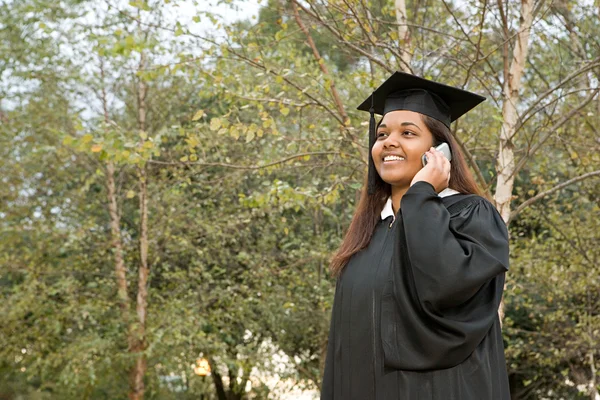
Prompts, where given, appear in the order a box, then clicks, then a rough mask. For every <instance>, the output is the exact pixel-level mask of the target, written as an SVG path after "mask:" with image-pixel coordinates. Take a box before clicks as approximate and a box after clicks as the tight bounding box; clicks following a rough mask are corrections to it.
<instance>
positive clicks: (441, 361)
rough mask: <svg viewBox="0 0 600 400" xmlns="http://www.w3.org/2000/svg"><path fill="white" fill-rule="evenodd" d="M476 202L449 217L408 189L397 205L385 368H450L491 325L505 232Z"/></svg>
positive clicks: (425, 195) (484, 204)
mask: <svg viewBox="0 0 600 400" xmlns="http://www.w3.org/2000/svg"><path fill="white" fill-rule="evenodd" d="M478 200H479V201H475V202H472V204H470V205H468V206H467V207H465V208H464V209H463V210H461V211H460V212H459V213H458V215H453V216H451V215H450V213H449V212H448V210H447V209H446V207H445V206H444V204H443V202H442V199H441V198H440V197H438V196H437V193H436V192H435V191H434V189H433V186H431V185H430V184H429V183H427V182H417V183H415V184H414V185H413V186H412V187H411V188H410V189H409V190H408V191H407V192H406V193H405V194H404V196H403V197H402V201H401V206H400V212H401V221H402V227H403V228H404V229H400V230H399V231H400V238H399V239H400V240H398V248H397V251H396V256H395V259H398V260H400V261H399V262H400V264H399V265H396V266H394V268H393V272H392V277H391V279H390V280H389V281H388V284H387V285H386V290H385V291H384V297H383V300H382V313H383V314H382V318H383V319H385V321H384V320H383V319H382V339H383V347H384V360H385V364H386V366H388V367H392V368H397V369H405V370H432V369H442V368H450V367H453V366H456V365H458V364H460V363H461V362H463V361H464V360H466V359H467V358H468V357H469V356H470V355H471V354H472V353H473V351H474V350H475V348H476V347H477V346H478V345H479V344H480V343H481V342H482V340H483V339H484V337H485V336H486V334H487V333H488V332H489V331H490V329H491V327H492V325H493V324H494V322H496V321H497V320H498V306H499V304H500V300H501V298H502V292H503V287H504V273H505V272H506V271H507V270H508V263H509V249H508V232H507V229H506V225H505V224H504V222H503V220H502V218H501V217H500V215H499V213H498V212H497V210H496V209H495V208H494V206H493V205H492V204H491V203H489V202H488V201H487V200H485V199H483V198H481V197H480V198H478ZM386 292H387V293H386ZM501 345H502V344H501V343H500V346H501Z"/></svg>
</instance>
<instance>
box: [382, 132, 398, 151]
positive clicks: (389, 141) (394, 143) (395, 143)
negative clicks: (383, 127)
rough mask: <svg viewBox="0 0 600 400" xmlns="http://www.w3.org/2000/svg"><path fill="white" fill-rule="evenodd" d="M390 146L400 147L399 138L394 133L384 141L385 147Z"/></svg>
mask: <svg viewBox="0 0 600 400" xmlns="http://www.w3.org/2000/svg"><path fill="white" fill-rule="evenodd" d="M390 147H398V140H396V138H395V137H394V135H389V136H388V137H386V138H385V140H384V141H383V148H390Z"/></svg>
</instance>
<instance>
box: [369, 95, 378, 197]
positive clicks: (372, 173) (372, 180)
mask: <svg viewBox="0 0 600 400" xmlns="http://www.w3.org/2000/svg"><path fill="white" fill-rule="evenodd" d="M373 102H374V96H371V108H370V109H369V113H370V114H371V118H370V119H369V170H368V178H367V179H368V181H367V188H368V194H369V195H372V194H374V193H375V189H376V188H377V178H378V175H377V170H376V169H375V164H374V162H373V156H372V155H371V150H372V149H373V145H374V144H375V139H376V138H375V107H374V105H373Z"/></svg>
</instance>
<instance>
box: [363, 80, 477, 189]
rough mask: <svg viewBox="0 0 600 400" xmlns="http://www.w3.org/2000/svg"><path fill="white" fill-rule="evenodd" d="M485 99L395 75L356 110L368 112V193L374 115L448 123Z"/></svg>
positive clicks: (372, 184)
mask: <svg viewBox="0 0 600 400" xmlns="http://www.w3.org/2000/svg"><path fill="white" fill-rule="evenodd" d="M483 101H485V97H483V96H480V95H478V94H475V93H471V92H468V91H466V90H462V89H459V88H455V87H452V86H448V85H444V84H442V83H438V82H434V81H430V80H427V79H423V78H421V77H418V76H415V75H411V74H407V73H404V72H395V73H394V74H393V75H392V76H390V77H389V78H388V79H387V80H386V81H385V82H383V83H382V84H381V86H379V87H378V88H377V89H375V91H374V92H373V93H372V94H371V95H370V96H369V97H367V99H366V100H365V101H363V102H362V104H361V105H360V106H358V109H359V110H361V111H368V112H369V113H371V118H370V120H369V178H368V179H369V183H368V184H369V194H373V193H374V192H375V184H376V181H377V177H378V175H377V171H376V170H375V165H374V164H373V159H372V157H371V149H372V148H373V144H374V143H375V139H376V138H375V113H377V114H380V115H385V114H386V113H388V112H390V111H396V110H408V111H415V112H418V113H420V114H424V115H427V116H429V117H432V118H435V119H437V120H438V121H440V122H442V123H443V124H444V125H446V126H447V127H448V128H450V124H451V123H452V122H453V121H455V120H456V119H458V118H459V117H461V116H462V115H463V114H465V113H466V112H467V111H469V110H471V109H472V108H474V107H475V106H477V105H478V104H479V103H481V102H483Z"/></svg>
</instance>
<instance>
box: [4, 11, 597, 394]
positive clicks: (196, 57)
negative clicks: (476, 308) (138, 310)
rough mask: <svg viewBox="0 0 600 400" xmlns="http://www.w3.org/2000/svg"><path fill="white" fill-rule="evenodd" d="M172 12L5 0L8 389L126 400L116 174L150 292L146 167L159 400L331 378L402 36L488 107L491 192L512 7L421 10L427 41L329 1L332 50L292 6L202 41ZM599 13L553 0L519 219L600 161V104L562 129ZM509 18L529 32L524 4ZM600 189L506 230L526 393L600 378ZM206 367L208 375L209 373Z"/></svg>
mask: <svg viewBox="0 0 600 400" xmlns="http://www.w3.org/2000/svg"><path fill="white" fill-rule="evenodd" d="M117 3H118V2H117ZM176 3H177V2H170V1H165V0H160V1H159V0H156V1H131V2H123V3H118V4H115V5H114V7H113V6H111V7H108V6H107V5H108V3H104V2H87V1H81V0H79V1H75V0H73V1H62V2H60V3H56V2H45V1H38V0H36V1H33V0H31V1H29V0H24V1H4V2H0V26H1V27H2V28H3V29H1V30H0V32H1V33H0V38H1V40H0V46H1V47H0V74H2V76H3V78H6V79H5V80H4V81H2V84H1V85H0V120H1V125H0V140H1V143H2V146H1V148H0V151H1V152H2V157H1V159H0V160H1V161H0V169H1V171H2V182H3V185H2V186H0V198H1V199H2V210H1V212H0V229H1V230H0V233H1V237H2V240H1V241H0V292H1V293H2V299H3V302H2V304H1V305H0V310H1V313H2V315H3V317H4V318H3V324H2V326H1V327H0V397H6V398H17V397H18V396H26V397H27V398H31V399H36V398H39V399H46V398H61V399H62V398H64V399H69V398H78V399H79V398H90V399H103V398H106V399H112V398H124V397H126V396H127V392H128V390H129V388H128V382H127V376H126V372H127V371H128V368H129V367H130V366H131V363H132V361H133V359H132V355H131V353H130V352H129V351H128V341H127V340H128V339H127V335H128V328H127V326H126V324H125V323H124V320H123V312H122V310H121V309H120V307H119V301H118V297H117V285H116V278H115V265H114V263H115V261H114V252H115V246H114V243H113V242H112V241H111V227H110V215H109V212H108V206H107V204H108V193H107V176H108V166H109V165H112V166H114V168H115V179H116V188H117V193H116V196H117V200H118V211H119V216H120V218H121V220H120V221H121V226H120V227H119V228H120V234H121V238H122V244H123V254H124V263H125V266H126V278H127V281H128V289H129V293H128V295H129V298H130V300H131V301H132V302H134V301H135V296H136V294H137V266H138V264H139V251H138V244H139V238H140V231H139V224H140V214H139V206H138V199H137V196H136V195H137V194H138V190H139V187H138V183H139V181H138V177H137V175H136V171H137V169H138V168H146V171H147V183H148V194H149V233H148V236H149V257H148V260H149V264H150V271H151V272H150V283H149V298H148V310H147V315H148V321H147V341H148V348H147V349H146V351H145V354H146V356H147V361H148V370H147V373H146V397H147V398H157V399H184V398H190V399H192V398H194V399H195V398H198V397H200V396H207V398H218V396H217V395H216V393H217V392H216V389H215V385H214V383H213V378H217V380H219V379H220V378H219V377H222V379H221V383H222V384H223V385H224V389H225V390H226V391H227V392H229V395H230V396H232V397H231V398H241V397H243V396H245V397H246V398H257V399H258V398H267V397H268V396H270V397H269V398H277V397H276V396H279V395H280V394H277V393H270V391H271V389H272V385H271V383H269V382H267V379H266V376H269V375H273V374H277V375H278V376H279V377H280V378H282V379H286V378H290V379H292V380H293V381H294V382H296V384H297V385H298V386H299V387H302V388H312V389H315V388H318V386H319V381H320V377H321V374H322V368H323V362H324V359H323V355H324V349H325V347H326V340H327V330H328V327H329V313H330V309H331V305H332V304H331V301H332V296H333V287H334V284H333V283H334V282H333V280H332V279H331V278H330V277H329V274H328V271H327V266H328V260H329V258H330V256H331V254H332V252H333V251H334V250H335V249H336V247H337V246H338V245H339V243H340V241H341V239H342V237H343V234H344V232H345V229H346V227H347V225H348V223H349V221H350V219H351V217H352V213H353V211H354V207H355V205H356V201H357V195H358V190H359V189H360V187H361V184H362V179H363V174H364V171H365V165H366V164H365V160H366V150H365V149H366V145H367V138H366V135H365V132H366V118H367V117H365V116H364V115H361V114H360V113H358V112H357V111H355V106H356V105H357V104H358V103H359V102H360V99H362V98H364V97H365V95H366V94H367V93H369V92H370V91H371V90H372V88H373V87H374V86H375V85H377V83H378V82H379V81H381V80H382V79H383V77H385V76H386V75H387V74H388V73H389V71H391V70H396V69H399V68H400V66H401V64H400V61H399V57H398V49H399V48H400V47H401V46H408V48H409V49H410V51H411V52H412V53H413V62H412V66H413V68H414V71H415V73H418V74H420V75H422V76H426V77H431V78H436V79H439V80H442V81H444V82H447V83H449V84H454V85H465V86H466V87H467V88H469V89H471V90H474V91H478V92H481V93H485V94H487V96H488V97H489V100H488V101H487V102H486V103H484V104H483V105H482V106H481V107H478V108H477V109H476V110H475V111H474V112H472V113H470V114H469V115H468V116H466V117H465V118H464V119H461V120H460V121H459V122H458V123H456V124H455V125H454V126H453V129H454V132H455V134H456V136H457V137H458V138H459V139H461V141H462V142H463V143H464V145H465V147H466V148H467V149H469V151H470V153H471V155H472V157H473V160H474V162H475V165H476V166H477V167H478V168H479V169H480V171H481V175H482V176H483V179H484V182H480V183H482V184H485V185H486V186H489V187H490V190H493V182H494V180H495V174H496V172H495V157H496V154H495V153H496V151H497V147H498V132H499V129H500V127H501V123H502V117H501V103H502V82H503V80H504V76H503V74H504V71H503V58H502V49H503V42H504V38H503V36H502V34H500V33H499V32H502V29H501V27H500V25H499V23H498V21H499V20H500V17H499V10H498V9H497V5H496V4H495V3H494V4H491V3H489V2H487V3H485V8H483V5H482V4H483V3H481V2H475V1H469V2H446V3H443V2H435V1H425V2H409V4H408V5H407V8H408V14H409V23H410V30H411V40H410V41H409V43H407V42H406V41H404V40H401V39H400V38H399V37H398V30H397V28H398V26H397V23H396V14H395V6H394V3H393V2H391V1H371V2H367V3H364V2H341V1H328V2H311V5H312V7H311V8H310V9H307V10H302V9H300V10H299V12H298V15H299V17H300V19H301V21H302V23H303V24H304V26H305V27H307V29H308V32H309V34H310V36H311V39H312V41H313V43H314V44H315V46H316V48H317V49H318V50H319V54H320V57H321V59H319V60H317V59H316V57H315V54H314V52H313V50H312V49H311V48H310V47H309V46H308V45H307V37H306V34H305V33H304V32H303V30H302V29H300V27H299V25H298V23H297V21H296V17H295V15H294V9H293V7H295V5H294V3H293V2H287V1H284V2H279V1H269V2H267V3H265V4H264V5H263V6H262V7H261V9H260V11H259V14H258V17H257V19H256V20H254V19H248V20H242V21H236V22H227V21H224V20H222V18H220V17H219V15H215V14H214V13H211V12H209V11H206V10H203V11H200V10H199V8H198V9H196V8H194V7H192V9H194V10H195V11H194V12H195V13H196V14H195V15H189V17H190V18H191V21H192V22H193V24H196V25H201V26H202V27H203V31H202V33H197V32H198V31H197V30H195V29H192V26H193V24H192V25H186V23H184V22H183V20H182V21H179V20H178V18H173V17H172V16H173V15H175V16H181V15H182V14H181V13H182V10H181V9H180V8H179V7H180V6H179V5H177V4H176ZM192 3H193V2H192ZM227 3H228V2H227ZM111 4H112V3H111ZM228 4H229V3H228ZM300 4H301V5H302V4H304V3H300ZM586 4H587V3H584V2H561V3H555V2H554V3H552V5H546V4H545V3H544V4H542V5H541V6H540V7H541V9H540V10H539V13H538V15H537V17H536V18H537V19H536V25H535V27H534V31H533V38H532V40H531V43H532V45H531V46H532V47H531V49H530V57H529V60H528V65H527V66H526V74H525V77H524V81H523V85H524V87H523V90H522V95H523V103H522V109H521V110H520V112H522V113H523V115H522V117H523V118H522V121H523V124H522V126H521V127H520V130H519V132H518V135H517V136H515V138H514V143H513V144H514V146H515V150H516V155H517V159H519V158H520V157H524V156H525V154H526V153H527V151H528V150H529V149H530V148H531V145H532V144H534V143H536V141H537V140H538V139H539V138H540V137H544V136H545V135H546V134H548V137H547V139H546V141H545V142H544V145H543V147H542V149H541V150H540V151H538V152H536V153H534V154H532V155H531V156H530V157H529V158H528V160H527V163H526V164H525V166H524V168H523V169H522V170H521V171H519V174H518V176H517V182H516V187H515V190H514V193H513V194H514V202H513V208H514V207H516V206H517V205H519V204H521V203H522V202H523V201H525V200H527V199H529V198H531V197H532V196H535V195H536V194H539V193H542V192H544V191H545V190H548V189H550V188H552V187H554V186H556V185H557V184H559V183H561V182H565V181H567V180H569V179H572V178H573V177H576V176H580V175H582V174H585V173H589V172H592V171H595V170H597V169H598V165H600V158H599V155H598V154H599V153H598V145H597V136H598V135H597V126H599V123H600V119H599V117H598V113H597V112H596V111H595V110H596V108H597V104H598V100H597V98H596V99H594V100H593V101H592V102H591V103H590V104H588V105H587V106H586V107H584V108H582V110H581V111H579V112H578V113H575V114H574V115H573V116H572V118H571V119H570V120H569V121H568V122H567V123H566V124H564V125H561V126H560V127H559V128H557V129H556V131H552V132H549V129H551V128H552V127H553V126H554V124H555V123H556V121H557V120H559V119H560V117H561V116H562V115H565V114H566V113H568V112H569V111H570V110H573V109H575V108H576V107H578V106H579V104H580V103H581V102H582V101H583V99H584V98H585V97H586V96H588V95H589V88H590V87H592V88H593V87H594V85H595V84H597V82H598V70H597V69H598V67H597V66H596V67H594V68H590V69H589V71H586V72H585V73H582V74H580V75H578V76H577V77H576V78H575V79H573V80H570V81H568V82H563V81H564V79H565V77H566V76H568V75H569V74H570V73H571V72H572V71H574V70H576V69H578V68H580V67H581V65H589V64H591V63H592V62H593V61H594V60H596V59H597V57H598V47H597V43H596V38H597V37H598V36H600V31H599V27H598V24H597V23H596V22H597V21H596V16H597V10H596V11H594V10H592V9H591V8H590V6H588V5H586ZM231 5H232V6H236V5H237V6H239V7H244V6H245V4H244V3H243V2H231ZM484 11H485V15H484V16H483V17H482V12H484ZM504 11H505V13H506V15H507V18H508V19H509V21H510V24H509V25H510V26H511V29H513V28H512V27H514V26H518V22H517V21H518V12H519V9H518V3H514V4H513V3H512V2H508V6H507V8H506V10H504ZM592 11H593V12H592ZM186 12H187V11H186ZM308 12H310V13H313V14H314V13H318V15H319V16H321V20H319V19H318V18H316V17H315V15H311V14H310V13H308ZM440 16H443V17H440ZM206 26H209V28H204V27H206ZM211 32H212V34H211ZM513 33H514V32H509V34H511V35H512V34H513ZM220 35H224V36H220ZM509 45H510V46H513V42H512V41H511V42H510V43H509ZM557 59H560V62H557ZM325 71H327V72H325ZM140 83H143V86H144V87H145V88H146V91H145V93H143V94H140V92H139V90H138V89H139V87H140ZM334 88H335V92H334V90H333V89H334ZM545 92H547V93H548V95H547V96H546V97H544V98H542V99H539V96H540V94H541V93H545ZM334 93H336V94H334ZM140 96H142V97H143V100H144V102H145V104H146V108H145V114H144V115H145V124H144V125H145V127H144V129H143V130H140V100H141V98H140ZM336 96H337V97H336ZM538 100H539V101H538ZM528 109H530V110H529V112H527V113H525V111H527V110H528ZM598 193H600V187H599V186H598V181H597V179H596V180H594V179H593V178H590V179H588V180H584V181H581V182H579V183H577V184H575V185H572V186H568V187H567V188H565V189H563V190H560V191H557V192H554V193H553V194H552V195H550V196H547V197H545V198H544V199H543V200H541V201H539V202H537V203H534V204H533V205H532V206H530V207H528V208H526V209H525V210H524V211H523V212H522V213H521V214H520V215H519V216H517V218H516V219H515V220H514V221H513V223H512V224H511V226H510V232H511V237H512V239H511V240H512V253H511V257H512V258H511V261H512V269H511V271H510V273H509V275H508V281H507V289H506V294H505V301H506V312H507V314H506V318H505V321H504V327H505V329H504V333H505V340H506V344H507V353H506V354H507V363H508V367H509V372H510V374H511V385H512V388H513V392H514V393H513V396H514V398H521V399H526V398H542V397H545V398H561V397H562V398H573V399H574V398H577V396H580V395H583V393H584V392H585V391H586V390H588V389H586V388H585V387H583V386H581V385H584V384H585V383H587V382H590V381H591V380H592V375H591V374H592V371H594V370H595V371H598V370H599V365H598V358H599V357H600V354H598V336H599V334H600V320H599V319H598V309H599V307H600V304H599V301H600V298H599V297H598V293H599V292H600V291H599V289H600V287H599V284H600V282H598V276H599V275H600V274H599V273H598V263H597V260H598V256H599V255H598V250H597V248H598V246H597V240H598V229H599V226H598V220H599V219H598V216H599V215H598V214H599V207H600V205H599V203H598V198H599V196H598ZM130 311H132V312H133V310H130ZM276 356H278V357H283V356H285V357H287V359H288V360H289V361H286V362H283V363H280V364H278V363H277V362H276V361H274V360H276V359H277V357H276ZM199 357H206V358H208V359H210V361H211V364H212V368H213V375H212V376H211V377H207V378H200V377H198V376H195V375H194V373H193V369H192V366H193V364H194V363H195V362H196V359H197V358H199ZM285 357H283V359H285ZM594 368H595V369H594ZM596 374H597V372H596ZM230 376H231V377H236V378H237V379H230V378H229V377H230ZM228 378H229V379H228ZM247 379H250V382H251V388H252V389H251V391H250V392H248V393H244V387H245V385H246V380H247ZM596 382H598V377H596ZM577 385H579V388H578V386H577ZM235 396H237V397H235Z"/></svg>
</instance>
